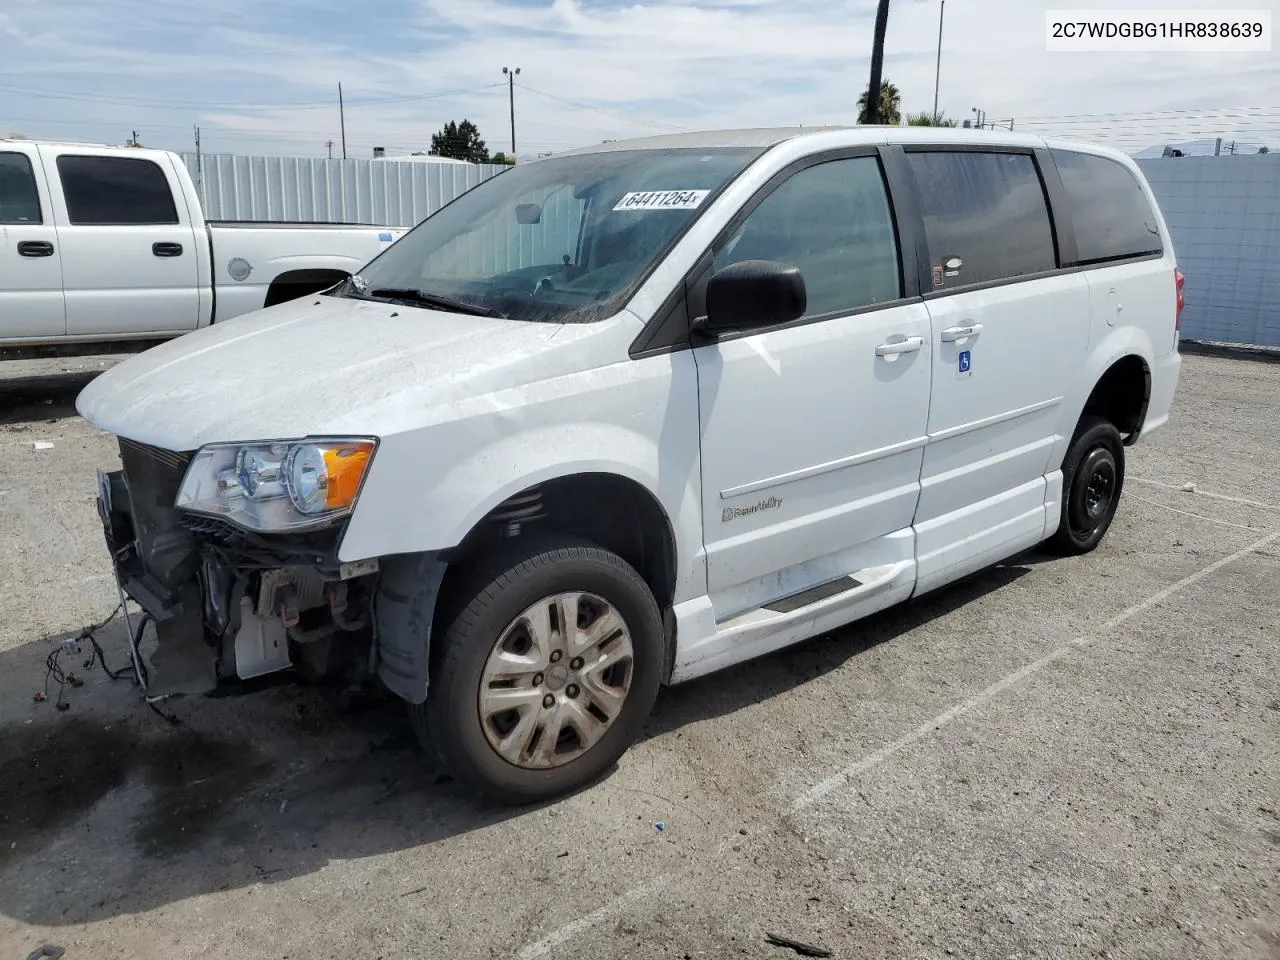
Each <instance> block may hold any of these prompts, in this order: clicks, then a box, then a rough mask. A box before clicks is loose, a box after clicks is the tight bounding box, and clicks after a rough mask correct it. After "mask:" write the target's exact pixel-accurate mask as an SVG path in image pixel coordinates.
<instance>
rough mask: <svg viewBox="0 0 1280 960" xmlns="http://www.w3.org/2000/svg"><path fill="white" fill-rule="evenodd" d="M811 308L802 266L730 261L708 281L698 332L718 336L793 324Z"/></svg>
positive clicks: (761, 261) (767, 261)
mask: <svg viewBox="0 0 1280 960" xmlns="http://www.w3.org/2000/svg"><path fill="white" fill-rule="evenodd" d="M807 308H808V295H807V294H806V293H805V287H804V277H802V276H801V275H800V268H799V267H794V266H792V265H791V264H789V263H779V262H778V261H776V260H743V261H741V262H739V263H731V264H730V265H729V266H727V267H725V268H724V269H723V270H720V271H719V272H717V273H716V274H715V275H714V276H712V278H711V280H710V281H709V282H708V283H707V315H706V317H703V318H701V319H700V320H699V321H698V323H697V327H696V329H697V331H698V332H699V333H702V334H704V335H708V336H716V335H718V334H721V333H726V332H728V331H731V330H751V329H754V328H756V327H772V326H776V325H778V324H781V323H790V322H791V321H792V320H798V319H800V318H801V317H803V316H804V312H805V310H806V309H807Z"/></svg>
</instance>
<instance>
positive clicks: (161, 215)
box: [58, 156, 178, 226]
mask: <svg viewBox="0 0 1280 960" xmlns="http://www.w3.org/2000/svg"><path fill="white" fill-rule="evenodd" d="M58 176H59V178H60V179H61V180H62V193H63V195H64V196H65V197H66V199H67V215H68V216H69V217H70V218H71V222H72V223H74V224H77V225H81V226H83V225H92V226H105V225H128V226H141V225H144V224H164V223H177V222H178V211H177V208H176V207H175V206H174V202H173V191H172V190H170V189H169V181H168V180H166V179H165V175H164V171H163V170H161V169H160V167H159V166H157V165H156V164H155V163H153V162H152V161H150V160H143V159H136V158H134V157H74V156H62V157H59V158H58Z"/></svg>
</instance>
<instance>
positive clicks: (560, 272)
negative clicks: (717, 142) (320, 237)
mask: <svg viewBox="0 0 1280 960" xmlns="http://www.w3.org/2000/svg"><path fill="white" fill-rule="evenodd" d="M760 153H761V151H760V150H759V149H757V148H724V149H688V148H681V149H653V150H625V151H621V150H620V151H616V152H604V153H595V154H584V155H577V156H573V155H571V156H565V157H552V158H549V159H546V160H537V161H533V162H529V163H524V164H519V165H517V166H515V167H513V168H512V169H511V170H509V171H507V172H505V173H503V174H501V175H500V176H497V177H494V178H493V179H491V180H487V181H485V182H484V183H482V184H480V185H479V186H478V187H476V188H475V189H473V190H470V191H468V192H467V193H465V194H463V195H462V196H461V197H459V198H458V199H457V200H455V201H454V202H453V203H451V204H449V205H447V206H445V207H444V208H442V209H441V210H439V211H438V212H436V213H435V214H433V215H432V216H430V217H428V218H427V219H426V220H424V221H423V222H422V223H420V224H419V225H418V226H417V227H415V228H414V229H413V230H411V231H410V232H409V233H407V234H405V236H403V237H401V238H400V240H398V241H397V242H396V243H395V244H394V245H393V246H391V247H389V248H388V249H387V250H386V252H384V253H383V254H382V255H381V256H379V257H378V258H377V259H376V260H374V261H373V262H372V263H370V264H369V265H368V266H367V267H365V268H364V269H363V270H362V271H361V272H360V278H359V282H358V283H356V282H352V283H349V284H346V285H344V286H343V287H341V288H340V289H339V291H338V292H337V293H336V295H339V296H349V297H366V298H368V297H372V298H375V299H376V298H378V291H379V290H381V291H384V294H383V298H384V299H388V300H395V301H397V302H404V303H406V304H408V305H410V306H426V305H430V306H433V307H435V308H436V309H441V307H440V306H439V300H438V299H437V301H436V302H435V303H432V304H428V302H427V301H428V299H429V298H428V297H418V298H416V302H415V298H414V297H413V296H412V294H413V293H414V292H415V291H416V292H419V293H421V294H425V295H434V296H435V297H436V298H448V299H449V300H452V301H455V302H456V303H458V304H459V305H467V306H470V307H473V308H475V309H474V312H477V313H482V314H488V315H501V316H504V317H507V318H510V319H513V320H530V321H538V322H545V323H586V322H590V321H593V320H599V319H602V318H604V317H606V316H608V315H610V314H611V313H614V312H616V311H617V310H618V309H620V308H621V307H622V305H623V304H624V303H625V301H626V298H627V297H628V296H630V294H631V293H632V292H633V291H634V290H635V288H636V287H637V286H638V285H639V283H640V282H641V281H642V280H643V279H644V277H645V276H646V275H647V274H648V272H649V270H650V269H651V268H652V267H653V265H654V264H656V263H657V262H658V261H659V260H660V259H661V257H662V256H663V255H665V254H666V252H667V251H668V250H669V249H670V248H671V246H672V244H674V243H675V241H676V240H677V239H679V237H680V236H681V235H682V234H683V233H684V231H685V230H687V229H688V227H689V226H690V225H691V224H692V223H693V221H694V220H695V219H696V218H697V217H698V216H699V215H700V214H701V213H702V211H703V210H705V209H706V208H707V206H708V205H709V204H710V202H711V199H712V197H713V196H714V194H715V193H717V192H718V191H719V190H720V189H721V188H722V187H724V186H725V184H727V183H728V182H729V181H730V180H732V179H733V178H734V177H735V176H737V175H738V174H739V173H741V172H742V170H744V169H745V168H746V166H747V165H748V164H749V163H750V162H751V161H752V160H754V159H755V158H756V157H758V156H759V155H760ZM388 291H389V292H388ZM459 312H463V311H461V310H460V311H459ZM467 312H473V311H467Z"/></svg>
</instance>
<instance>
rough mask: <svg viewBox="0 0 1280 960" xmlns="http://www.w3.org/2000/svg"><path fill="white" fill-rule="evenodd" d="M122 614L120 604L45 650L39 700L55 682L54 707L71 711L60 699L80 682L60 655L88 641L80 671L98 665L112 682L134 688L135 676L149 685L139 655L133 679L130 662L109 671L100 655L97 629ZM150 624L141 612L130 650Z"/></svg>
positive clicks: (149, 703) (167, 716) (156, 709)
mask: <svg viewBox="0 0 1280 960" xmlns="http://www.w3.org/2000/svg"><path fill="white" fill-rule="evenodd" d="M123 611H124V604H123V603H117V604H116V608H115V609H114V610H112V611H111V613H110V615H109V616H108V617H107V618H106V619H105V620H100V621H98V622H97V623H92V624H90V625H89V626H87V627H84V628H83V629H81V631H80V633H79V635H77V636H76V637H74V638H72V637H67V638H65V639H64V640H63V641H62V642H61V643H59V644H58V645H57V646H56V647H54V648H53V649H52V650H50V651H49V655H48V656H47V657H45V661H44V665H45V675H44V697H43V699H46V700H47V699H48V697H49V681H50V680H56V681H57V683H58V696H57V699H56V700H55V701H54V706H55V707H56V708H57V709H58V710H60V711H65V710H69V709H70V708H71V704H70V703H69V702H68V701H67V700H66V699H65V698H64V697H63V694H64V693H65V692H66V688H67V687H68V686H71V687H81V686H83V685H84V680H82V679H81V678H80V677H78V676H76V674H74V673H72V672H70V671H69V670H67V669H65V668H64V667H63V665H62V656H63V654H68V653H77V652H79V648H80V644H81V643H83V642H85V641H88V642H89V643H90V644H91V645H92V646H93V652H92V653H90V654H89V658H88V659H87V660H85V661H84V663H83V664H82V667H81V668H82V669H84V670H92V669H93V665H94V663H95V662H96V663H97V664H98V665H99V666H101V667H102V672H103V673H105V674H106V675H107V676H108V677H109V678H111V679H112V680H122V679H127V680H129V682H130V683H132V684H135V685H136V684H137V683H138V677H141V678H142V683H143V684H144V685H146V684H148V683H149V682H150V677H149V676H148V675H147V665H146V661H145V660H144V659H143V658H142V657H141V656H139V657H138V658H137V664H136V673H137V676H134V675H133V674H134V673H135V669H134V666H135V665H134V663H132V662H130V663H126V664H125V665H124V666H122V667H120V668H119V669H116V670H112V669H111V668H110V667H109V666H107V657H106V654H104V653H103V652H102V645H101V644H100V643H98V637H97V633H98V631H99V630H101V629H102V628H103V627H105V626H107V624H109V623H111V622H112V621H113V620H115V618H116V617H118V616H119V615H120V614H121V613H122V612H123ZM151 621H152V617H151V614H149V613H146V612H145V611H144V612H143V613H142V615H141V616H140V617H138V621H137V625H136V626H135V627H134V634H133V644H132V649H133V650H137V649H139V647H140V646H141V643H142V633H143V631H144V630H145V629H146V627H147V624H148V623H150V622H151ZM132 656H133V655H132V654H130V657H131V658H132ZM146 702H147V706H148V707H150V708H151V709H152V711H154V712H155V714H156V715H157V716H159V717H162V718H163V719H164V720H165V721H166V722H168V723H171V724H174V725H177V724H178V723H180V722H181V721H179V720H178V718H177V717H175V716H173V715H171V714H167V713H165V712H164V711H163V710H161V709H160V708H159V707H158V706H156V704H155V702H154V701H152V700H147V701H146Z"/></svg>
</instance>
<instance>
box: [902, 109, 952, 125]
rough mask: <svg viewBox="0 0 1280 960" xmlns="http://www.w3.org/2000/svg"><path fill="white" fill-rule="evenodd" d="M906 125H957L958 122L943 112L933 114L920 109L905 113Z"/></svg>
mask: <svg viewBox="0 0 1280 960" xmlns="http://www.w3.org/2000/svg"><path fill="white" fill-rule="evenodd" d="M907 126H909V127H958V126H960V122H959V121H958V120H952V119H951V118H950V117H948V116H947V115H946V114H945V113H939V114H938V115H937V116H934V115H933V114H932V113H930V112H929V111H927V110H921V111H920V112H919V113H908V114H907Z"/></svg>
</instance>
